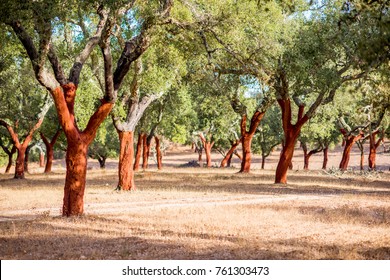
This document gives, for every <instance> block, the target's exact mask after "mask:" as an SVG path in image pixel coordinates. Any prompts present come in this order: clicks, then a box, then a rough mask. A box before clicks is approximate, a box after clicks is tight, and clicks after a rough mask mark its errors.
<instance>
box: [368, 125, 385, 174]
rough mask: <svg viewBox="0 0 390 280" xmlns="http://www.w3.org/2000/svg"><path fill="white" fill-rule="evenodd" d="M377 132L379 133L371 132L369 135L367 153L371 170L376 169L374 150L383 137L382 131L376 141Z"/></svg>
mask: <svg viewBox="0 0 390 280" xmlns="http://www.w3.org/2000/svg"><path fill="white" fill-rule="evenodd" d="M377 133H379V131H376V132H373V133H371V135H370V153H369V155H368V167H369V168H370V169H371V170H376V150H377V149H378V147H379V145H380V144H381V142H382V141H383V138H384V133H382V134H381V136H380V138H379V139H378V141H376V139H375V138H376V135H377Z"/></svg>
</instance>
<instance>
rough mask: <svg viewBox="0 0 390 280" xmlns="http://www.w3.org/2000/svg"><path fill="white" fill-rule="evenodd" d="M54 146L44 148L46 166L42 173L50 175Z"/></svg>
mask: <svg viewBox="0 0 390 280" xmlns="http://www.w3.org/2000/svg"><path fill="white" fill-rule="evenodd" d="M53 159H54V145H48V146H46V166H45V171H44V173H50V172H51V169H52V166H53Z"/></svg>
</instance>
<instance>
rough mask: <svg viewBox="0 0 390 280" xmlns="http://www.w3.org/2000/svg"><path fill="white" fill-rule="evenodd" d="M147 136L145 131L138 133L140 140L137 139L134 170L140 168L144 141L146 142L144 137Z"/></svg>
mask: <svg viewBox="0 0 390 280" xmlns="http://www.w3.org/2000/svg"><path fill="white" fill-rule="evenodd" d="M145 137H146V134H145V133H142V132H141V133H139V134H138V141H137V152H136V153H135V159H134V167H133V170H134V171H138V170H139V163H140V161H141V153H142V143H143V142H144V138H145Z"/></svg>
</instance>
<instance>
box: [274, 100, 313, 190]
mask: <svg viewBox="0 0 390 280" xmlns="http://www.w3.org/2000/svg"><path fill="white" fill-rule="evenodd" d="M278 103H279V106H280V108H281V111H282V124H283V132H284V142H283V148H282V151H281V153H280V158H279V162H278V166H277V167H276V174H275V183H276V184H287V171H288V169H289V166H290V165H291V164H292V158H293V155H294V148H295V143H296V141H297V139H298V136H299V134H300V132H301V128H302V126H303V125H304V124H305V123H306V122H307V121H308V119H309V118H308V117H307V115H303V111H304V106H299V111H298V119H297V122H296V124H294V125H293V124H292V123H291V119H292V112H291V102H290V99H278Z"/></svg>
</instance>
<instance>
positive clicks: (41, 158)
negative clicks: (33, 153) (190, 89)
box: [39, 153, 45, 167]
mask: <svg viewBox="0 0 390 280" xmlns="http://www.w3.org/2000/svg"><path fill="white" fill-rule="evenodd" d="M44 166H45V154H44V153H39V167H44Z"/></svg>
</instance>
